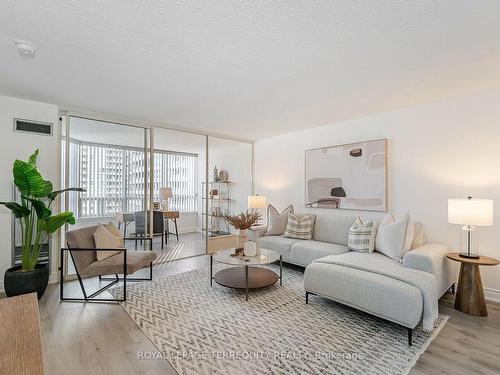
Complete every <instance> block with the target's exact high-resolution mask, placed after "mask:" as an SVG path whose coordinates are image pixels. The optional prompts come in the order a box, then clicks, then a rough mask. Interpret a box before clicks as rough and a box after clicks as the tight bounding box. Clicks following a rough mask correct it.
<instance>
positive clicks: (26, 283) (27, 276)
mask: <svg viewBox="0 0 500 375" xmlns="http://www.w3.org/2000/svg"><path fill="white" fill-rule="evenodd" d="M3 281H4V287H5V294H7V297H14V296H19V295H21V294H27V293H33V292H36V294H37V296H38V299H40V298H42V296H43V294H44V293H45V289H47V284H48V283H49V266H48V264H37V265H36V267H35V269H34V270H33V271H26V272H23V271H21V266H15V267H12V268H9V269H8V270H7V271H5V275H4V279H3Z"/></svg>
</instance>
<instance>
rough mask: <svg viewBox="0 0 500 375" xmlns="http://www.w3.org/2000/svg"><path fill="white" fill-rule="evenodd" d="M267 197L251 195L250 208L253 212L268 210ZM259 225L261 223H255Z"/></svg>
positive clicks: (249, 199) (249, 198)
mask: <svg viewBox="0 0 500 375" xmlns="http://www.w3.org/2000/svg"><path fill="white" fill-rule="evenodd" d="M266 203H267V202H266V197H265V196H263V195H258V194H257V195H249V196H248V208H250V209H252V210H261V209H263V208H266ZM255 224H256V225H258V224H259V223H258V222H257V223H255Z"/></svg>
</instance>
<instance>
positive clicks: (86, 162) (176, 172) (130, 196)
mask: <svg viewBox="0 0 500 375" xmlns="http://www.w3.org/2000/svg"><path fill="white" fill-rule="evenodd" d="M70 152H71V160H72V162H73V165H74V168H70V170H71V171H74V172H73V173H72V174H71V175H70V180H71V182H72V183H73V185H74V186H80V187H82V188H84V189H86V192H85V193H80V194H79V198H78V202H72V203H73V204H72V206H73V207H71V209H72V210H73V212H76V213H77V215H78V217H80V218H85V217H106V216H114V215H115V214H116V213H117V212H134V211H140V210H142V209H143V208H142V207H143V204H144V151H143V150H141V149H136V148H126V147H120V146H110V145H101V144H93V143H86V142H79V141H75V140H72V141H71V143H70ZM197 167H198V156H197V155H196V154H180V153H173V152H169V151H161V150H157V151H155V157H154V189H153V190H154V198H153V200H155V201H160V198H159V190H160V188H161V187H167V186H168V187H171V188H172V192H173V197H172V198H171V199H170V200H169V208H170V209H171V210H176V211H182V212H196V211H197V197H198V194H197V187H198V183H197ZM75 206H76V207H75Z"/></svg>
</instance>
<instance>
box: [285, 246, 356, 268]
mask: <svg viewBox="0 0 500 375" xmlns="http://www.w3.org/2000/svg"><path fill="white" fill-rule="evenodd" d="M348 251H349V249H348V248H347V246H344V245H337V244H333V243H329V242H320V241H299V242H296V243H294V244H293V245H292V251H291V253H290V258H291V259H293V262H294V263H296V264H298V265H301V266H304V267H306V266H308V265H309V264H310V263H311V262H313V261H314V260H316V259H319V258H323V257H326V256H328V255H338V254H343V253H345V252H348Z"/></svg>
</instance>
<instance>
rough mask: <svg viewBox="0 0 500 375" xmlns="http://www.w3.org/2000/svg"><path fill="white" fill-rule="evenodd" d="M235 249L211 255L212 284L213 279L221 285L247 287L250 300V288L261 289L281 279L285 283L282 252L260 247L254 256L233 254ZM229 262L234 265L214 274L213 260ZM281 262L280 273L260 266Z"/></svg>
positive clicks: (236, 287) (246, 294)
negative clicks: (258, 252)
mask: <svg viewBox="0 0 500 375" xmlns="http://www.w3.org/2000/svg"><path fill="white" fill-rule="evenodd" d="M234 250H235V249H226V250H221V251H217V252H216V253H215V254H211V255H210V285H212V280H215V282H216V283H217V284H219V285H222V286H225V287H228V288H235V289H245V300H247V301H248V289H260V288H265V287H267V286H270V285H273V284H274V283H275V282H276V281H278V279H279V281H280V285H283V282H282V280H283V279H282V275H283V266H282V259H281V254H279V253H277V252H276V251H272V250H269V249H260V254H257V255H256V256H253V257H248V256H244V255H238V256H231V254H234ZM214 259H215V261H216V262H219V263H223V264H229V265H232V266H234V267H230V268H225V269H223V270H221V271H219V272H217V273H216V274H215V275H213V261H214ZM278 260H279V262H280V273H279V275H278V274H277V273H276V272H274V271H272V270H270V269H268V268H263V267H258V266H263V265H267V264H271V263H274V262H276V261H278Z"/></svg>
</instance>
